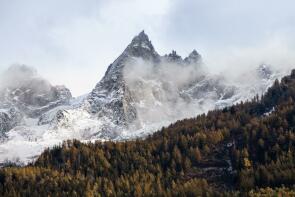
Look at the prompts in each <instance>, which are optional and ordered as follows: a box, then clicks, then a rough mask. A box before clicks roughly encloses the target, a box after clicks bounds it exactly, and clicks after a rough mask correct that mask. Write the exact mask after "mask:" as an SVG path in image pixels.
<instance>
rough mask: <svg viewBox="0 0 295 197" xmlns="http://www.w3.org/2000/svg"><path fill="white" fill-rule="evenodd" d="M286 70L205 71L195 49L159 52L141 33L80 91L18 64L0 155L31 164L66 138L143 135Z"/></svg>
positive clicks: (248, 93) (2, 103) (233, 98)
mask: <svg viewBox="0 0 295 197" xmlns="http://www.w3.org/2000/svg"><path fill="white" fill-rule="evenodd" d="M285 72H288V71H285ZM285 72H282V71H280V72H278V71H274V70H273V69H272V68H271V67H270V66H267V65H260V66H259V67H258V68H257V69H254V70H252V71H249V72H247V73H243V76H244V78H247V77H251V80H247V82H248V83H244V81H241V80H240V81H236V80H232V81H229V80H227V79H226V78H225V77H223V76H221V75H212V74H210V73H209V72H208V71H206V68H205V66H204V64H203V61H202V58H201V55H200V54H199V53H198V52H197V51H196V50H193V51H192V52H191V53H190V54H189V56H188V57H186V58H184V59H182V58H181V57H180V56H179V55H177V53H176V52H175V51H172V53H170V54H168V55H164V56H160V55H159V54H158V53H157V52H156V51H155V49H154V47H153V45H152V43H151V41H150V40H149V38H148V36H147V35H146V34H145V33H144V32H141V33H140V34H139V35H137V36H136V37H134V38H133V40H132V42H131V43H130V44H129V45H128V46H127V48H126V49H125V50H124V52H123V53H122V54H121V55H120V56H119V57H118V58H117V59H116V60H115V61H114V62H113V63H112V64H111V65H110V66H109V67H108V69H107V71H106V73H105V76H104V77H103V78H102V80H101V81H100V82H99V83H98V84H97V85H96V86H95V88H94V89H93V90H92V91H91V92H90V93H89V94H88V95H85V96H82V97H79V98H72V97H71V93H70V91H69V90H68V89H67V88H65V87H64V86H52V85H50V83H49V82H47V81H46V80H44V79H42V78H41V77H40V76H38V75H37V74H36V72H35V71H33V70H32V69H31V68H29V67H26V66H13V67H11V68H10V69H8V71H7V73H5V77H1V80H2V82H3V83H2V85H1V87H0V88H1V95H0V129H1V132H0V134H1V144H0V162H4V161H5V160H11V161H14V162H16V161H19V162H22V163H27V162H29V161H31V160H33V159H34V158H35V157H36V156H38V155H39V154H40V153H41V152H42V151H43V150H44V148H46V147H52V146H54V145H56V144H59V143H61V142H62V141H63V140H67V139H79V140H82V141H91V140H127V139H132V138H136V137H144V136H147V135H148V134H151V133H152V132H154V131H156V130H157V129H159V128H161V127H163V126H167V125H169V124H170V123H172V122H174V121H176V120H179V119H184V118H189V117H193V116H196V115H197V114H200V113H204V112H207V111H208V110H210V109H214V108H221V107H225V106H229V105H232V104H234V103H237V102H240V101H242V100H246V99H250V98H252V97H253V96H255V95H257V94H259V95H260V94H262V93H264V92H265V91H266V90H267V88H268V87H269V86H270V85H271V84H272V83H273V82H274V80H275V79H276V78H281V77H282V76H284V75H285ZM11 73H17V75H14V74H11ZM3 76H4V75H3ZM240 79H241V78H240ZM4 82H5V83H4ZM12 82H13V83H12Z"/></svg>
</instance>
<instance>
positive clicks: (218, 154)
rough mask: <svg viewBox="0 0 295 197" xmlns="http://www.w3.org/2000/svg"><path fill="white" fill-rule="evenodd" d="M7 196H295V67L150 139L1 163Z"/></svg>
mask: <svg viewBox="0 0 295 197" xmlns="http://www.w3.org/2000/svg"><path fill="white" fill-rule="evenodd" d="M0 195H1V196H32V197H33V196H73V197H74V196H103V197H104V196H263V195H264V196H295V70H293V71H292V72H291V74H290V75H289V76H286V77H284V78H282V79H281V80H280V81H279V80H276V81H275V82H274V84H273V86H272V87H270V88H269V89H268V91H267V92H266V93H265V94H264V95H262V96H258V95H257V96H256V97H255V98H253V99H252V100H250V101H245V102H241V103H239V104H236V105H234V106H231V107H226V108H224V109H221V110H213V111H209V112H208V113H207V114H201V115H198V116H196V117H195V118H191V119H185V120H179V121H177V122H176V123H173V124H171V125H170V126H168V127H165V128H162V129H161V130H160V131H157V132H156V133H154V134H153V135H151V136H148V137H146V138H145V139H137V140H132V141H121V142H111V141H107V142H99V141H96V142H95V143H82V142H79V141H77V140H68V141H65V142H64V143H63V144H62V145H60V146H55V147H54V148H51V149H47V150H45V151H44V152H43V153H42V155H41V156H39V158H38V159H37V160H36V161H35V162H34V163H31V164H29V165H27V166H23V167H19V166H14V165H13V164H7V165H6V166H5V167H3V168H2V169H0Z"/></svg>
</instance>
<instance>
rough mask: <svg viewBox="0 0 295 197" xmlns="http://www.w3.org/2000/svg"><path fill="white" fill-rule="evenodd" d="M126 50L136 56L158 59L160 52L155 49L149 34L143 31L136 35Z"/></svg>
mask: <svg viewBox="0 0 295 197" xmlns="http://www.w3.org/2000/svg"><path fill="white" fill-rule="evenodd" d="M125 52H127V53H128V54H129V55H132V56H135V57H142V58H145V59H150V58H151V57H153V58H152V59H158V56H159V55H158V53H157V52H156V51H155V49H154V46H153V45H152V42H151V41H150V40H149V37H148V35H147V34H146V33H145V32H144V31H141V32H140V33H139V34H138V35H137V36H135V37H134V38H133V39H132V41H131V43H130V44H129V45H128V47H127V48H126V50H125Z"/></svg>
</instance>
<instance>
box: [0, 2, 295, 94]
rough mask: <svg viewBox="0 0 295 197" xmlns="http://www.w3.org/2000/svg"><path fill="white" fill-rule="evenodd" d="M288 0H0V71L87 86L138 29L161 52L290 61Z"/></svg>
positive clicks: (293, 15)
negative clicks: (14, 69) (17, 70)
mask: <svg viewBox="0 0 295 197" xmlns="http://www.w3.org/2000/svg"><path fill="white" fill-rule="evenodd" d="M294 8H295V2H294V1H292V0H280V1H279V0H247V1H246V0H244V1H242V0H43V1H40V0H25V1H24V0H0V71H2V70H4V69H6V68H7V67H8V66H9V65H11V64H14V63H19V64H26V65H29V66H33V67H35V68H36V69H37V70H38V71H39V73H40V75H42V76H44V77H45V78H47V79H48V80H49V81H50V82H51V83H53V84H64V85H66V86H67V87H68V88H70V90H71V91H72V93H73V95H74V96H78V95H81V94H85V93H88V92H89V91H91V89H92V88H93V87H94V86H95V84H96V83H97V82H98V81H99V80H100V79H101V78H102V76H103V75H104V73H105V71H106V69H107V66H108V65H109V64H110V63H112V62H113V61H114V60H115V59H116V58H117V57H118V56H119V55H120V53H121V52H122V51H123V50H124V49H125V47H126V46H127V45H128V44H129V43H130V41H131V40H132V38H133V37H134V36H135V35H136V34H138V33H139V32H140V31H141V30H143V29H144V30H145V32H146V33H147V34H148V35H149V37H150V39H151V40H152V43H153V45H154V47H155V48H156V50H157V51H158V52H159V53H160V54H161V55H164V54H165V53H169V52H170V51H171V50H172V49H175V50H176V51H177V52H178V53H179V54H180V55H182V56H186V55H187V54H188V53H189V52H191V51H192V50H193V49H196V50H197V51H199V52H200V53H201V55H202V56H203V58H204V61H205V62H207V65H208V67H210V69H211V70H217V71H220V70H222V69H224V68H226V67H227V66H228V65H231V66H233V65H234V66H236V67H238V68H241V69H243V68H246V67H248V66H250V65H256V64H258V63H262V62H266V63H270V64H275V65H279V64H282V65H288V66H290V65H291V66H292V65H293V64H294V65H295V55H294V54H295V50H294V49H295V39H294V35H295V12H294Z"/></svg>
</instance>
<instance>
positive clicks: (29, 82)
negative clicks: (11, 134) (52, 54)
mask: <svg viewBox="0 0 295 197" xmlns="http://www.w3.org/2000/svg"><path fill="white" fill-rule="evenodd" d="M0 79H1V86H0V109H1V110H0V128H1V132H0V134H2V135H3V134H4V135H5V133H6V132H7V131H9V130H10V129H12V128H14V127H15V126H18V125H21V124H23V123H24V122H25V118H36V117H39V116H40V115H41V114H43V113H45V112H47V111H49V110H51V109H53V108H55V107H57V106H59V105H64V104H67V103H68V102H69V100H70V99H71V98H72V95H71V92H70V91H69V89H67V88H66V87H64V86H52V85H51V84H50V83H49V82H48V81H46V80H45V79H43V78H41V77H40V76H38V74H37V72H36V71H35V70H34V69H33V68H30V67H28V66H25V65H14V66H11V67H10V68H9V69H8V70H6V71H5V72H4V73H3V74H2V75H1V77H0Z"/></svg>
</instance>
